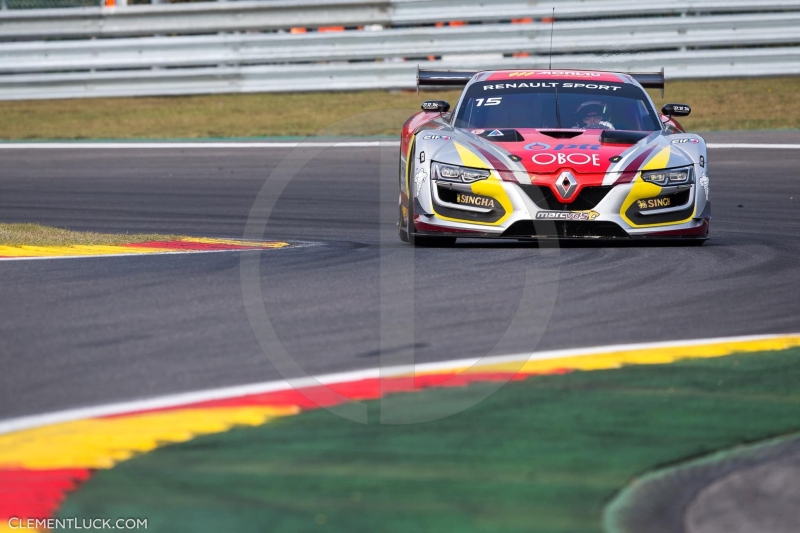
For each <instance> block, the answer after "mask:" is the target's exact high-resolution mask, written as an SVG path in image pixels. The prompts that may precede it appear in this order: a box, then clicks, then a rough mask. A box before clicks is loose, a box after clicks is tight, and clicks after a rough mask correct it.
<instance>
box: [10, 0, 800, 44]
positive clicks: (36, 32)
mask: <svg viewBox="0 0 800 533" xmlns="http://www.w3.org/2000/svg"><path fill="white" fill-rule="evenodd" d="M552 7H555V8H556V13H557V17H558V19H559V20H568V19H575V18H580V19H585V18H606V17H630V16H656V15H658V16H671V15H695V14H703V15H709V14H719V13H736V12H756V11H760V12H766V11H785V10H798V9H800V0H758V1H753V0H672V1H670V2H643V1H641V0H596V1H592V2H582V1H579V0H550V1H548V2H530V1H528V0H492V1H487V0H452V1H443V0H382V1H381V0H377V1H376V0H280V1H274V0H260V1H259V0H251V1H242V2H194V3H182V4H163V5H136V6H127V7H116V8H104V7H85V8H68V9H39V10H21V11H11V10H9V11H4V12H2V13H0V39H5V40H8V39H42V38H48V39H49V38H55V37H77V38H86V37H122V36H131V35H154V34H199V33H216V32H229V31H251V30H252V31H263V30H279V29H286V28H292V27H306V28H316V27H321V26H345V27H355V26H363V25H368V24H383V25H388V26H402V25H419V24H433V23H435V22H440V21H443V20H444V21H448V20H454V19H457V20H461V21H476V22H477V21H480V22H493V21H505V20H510V19H513V18H519V17H532V18H535V19H540V18H543V17H549V16H550V13H551V8H552Z"/></svg>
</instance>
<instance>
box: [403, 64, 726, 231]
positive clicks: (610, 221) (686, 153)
mask: <svg viewBox="0 0 800 533" xmlns="http://www.w3.org/2000/svg"><path fill="white" fill-rule="evenodd" d="M418 84H419V85H421V86H440V87H447V86H450V87H452V86H464V91H463V92H462V94H461V97H460V99H459V101H458V103H457V104H456V106H455V109H454V110H452V111H450V104H448V103H447V102H444V101H438V100H432V101H426V102H425V103H423V104H422V112H420V113H417V114H416V115H413V116H412V117H411V118H409V119H408V121H407V122H406V123H405V125H404V126H403V131H402V139H401V156H400V203H399V223H398V230H399V233H400V238H401V239H402V240H403V241H406V242H411V243H412V244H414V245H434V246H436V245H450V244H452V243H454V242H455V240H456V238H459V237H462V238H513V239H546V238H554V239H576V238H581V239H587V238H589V239H637V238H638V239H671V240H680V241H682V242H687V243H693V244H702V242H703V241H704V240H705V239H707V238H708V230H709V221H710V218H711V203H710V202H709V198H708V193H709V178H708V154H707V152H706V144H705V141H704V140H703V139H702V137H700V136H698V135H693V134H687V133H686V132H685V131H684V129H683V128H682V127H681V125H680V124H679V123H678V122H677V121H676V120H675V119H674V118H673V117H679V116H686V115H688V114H689V113H690V111H691V110H690V108H689V106H687V105H685V104H667V105H665V106H664V107H663V108H662V110H661V113H660V114H659V113H658V112H657V111H656V108H655V105H654V104H653V101H652V100H651V99H650V97H649V96H648V94H647V92H646V91H645V90H644V88H645V87H648V88H661V89H662V90H663V88H664V74H663V71H662V72H660V73H639V74H635V73H634V74H626V73H612V72H596V71H579V70H496V71H483V72H459V71H420V72H419V74H418Z"/></svg>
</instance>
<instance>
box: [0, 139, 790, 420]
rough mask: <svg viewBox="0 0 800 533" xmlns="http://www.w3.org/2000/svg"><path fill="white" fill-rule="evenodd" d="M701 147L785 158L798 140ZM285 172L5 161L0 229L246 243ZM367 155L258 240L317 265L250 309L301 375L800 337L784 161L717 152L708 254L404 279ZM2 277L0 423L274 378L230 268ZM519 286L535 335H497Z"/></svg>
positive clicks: (241, 166) (468, 266) (236, 162)
mask: <svg viewBox="0 0 800 533" xmlns="http://www.w3.org/2000/svg"><path fill="white" fill-rule="evenodd" d="M706 138H707V140H708V141H709V142H711V141H713V142H745V143H746V142H753V143H798V142H800V133H798V132H754V133H743V134H734V133H731V134H725V133H717V134H709V135H707V136H706ZM395 150H396V149H395ZM290 152H291V150H290V149H283V148H270V149H263V150H257V149H237V148H204V149H158V150H146V149H135V150H132V149H104V150H91V149H81V150H75V149H71V150H59V149H53V150H24V149H6V150H3V151H2V153H0V158H1V159H2V165H0V220H2V221H4V222H38V223H42V224H49V225H54V226H61V227H67V228H71V229H76V230H96V231H113V232H125V231H128V232H151V231H152V232H162V233H180V234H188V235H197V236H209V237H241V236H242V235H243V233H244V229H245V224H246V221H247V218H248V214H249V213H250V210H251V208H252V206H253V203H254V200H255V199H256V197H257V195H258V193H259V190H261V188H262V186H263V185H264V183H265V180H266V179H267V177H268V176H269V175H270V173H271V172H272V170H273V169H275V168H276V166H277V165H278V164H279V163H280V162H281V160H283V159H284V158H285V157H286V156H287V155H288V154H289V153H290ZM381 152H382V150H379V149H375V148H358V147H357V148H341V147H339V148H330V149H325V150H322V151H321V153H320V154H319V155H317V156H316V157H315V158H313V159H312V160H311V161H310V162H309V163H308V164H306V165H305V166H304V167H303V168H302V169H301V170H300V171H299V172H298V173H297V176H296V177H295V178H294V179H293V180H292V181H291V182H289V184H288V185H287V187H286V189H285V190H284V191H283V194H282V195H281V196H280V199H279V201H278V202H277V204H276V206H275V208H274V210H273V211H272V215H271V218H270V222H269V225H268V226H267V232H266V236H267V237H268V238H277V239H288V240H295V241H306V242H313V243H317V244H318V245H316V246H306V247H300V248H295V249H287V250H277V251H269V252H264V253H262V254H261V267H260V273H261V282H262V291H263V297H264V298H263V299H264V302H265V307H266V310H267V312H268V315H269V317H270V320H271V323H272V326H273V328H274V331H275V333H276V334H277V336H278V338H279V339H280V342H281V343H282V345H283V346H284V347H285V349H286V351H287V352H288V353H289V354H290V355H291V357H292V358H293V359H294V360H295V361H296V362H297V363H298V364H299V366H300V367H302V369H303V370H304V371H305V372H308V373H311V374H320V373H329V372H336V371H344V370H354V369H358V368H365V367H375V366H378V364H379V362H381V363H382V362H384V361H385V359H384V356H387V355H391V354H392V353H396V354H405V356H407V355H408V354H410V353H411V352H412V351H413V356H414V357H415V360H416V361H418V362H422V361H435V360H445V359H455V358H462V357H464V358H465V357H478V356H482V355H485V354H487V353H489V352H490V351H492V350H494V351H493V352H492V353H497V350H498V349H500V348H502V352H503V353H511V352H513V351H518V352H524V351H532V350H546V349H558V348H572V347H589V346H597V345H608V344H617V343H632V342H649V341H666V340H680V339H693V338H707V337H718V336H732V335H746V334H760V333H783V332H794V331H798V330H800V319H799V317H800V284H799V283H798V281H799V280H798V276H797V261H798V259H799V258H800V214H798V203H800V176H798V173H797V169H798V168H800V150H752V149H741V150H740V149H716V150H712V151H711V153H710V176H711V178H712V185H711V187H712V192H711V198H712V203H713V220H712V225H711V231H712V239H711V240H710V241H709V242H707V243H706V244H705V245H704V246H702V247H699V248H697V247H664V246H613V247H605V246H597V245H591V244H590V245H579V246H569V247H563V246H562V247H561V248H558V249H540V248H537V247H536V246H535V245H530V244H525V243H516V242H510V243H503V242H501V243H486V244H481V243H477V242H475V241H472V242H468V241H465V242H464V243H463V244H460V245H459V246H457V247H456V248H454V249H438V250H437V249H422V250H416V252H415V253H414V256H413V259H412V263H409V262H408V261H409V259H408V257H409V256H408V253H409V248H408V247H407V246H406V245H403V244H402V243H400V242H399V240H397V241H394V240H392V241H391V242H389V243H386V242H384V245H383V246H381V242H382V241H381V235H382V234H383V235H384V238H385V235H386V234H387V233H390V232H392V231H393V226H394V223H395V218H393V217H392V216H391V213H392V210H393V209H396V208H395V207H393V206H395V205H396V193H395V192H393V190H394V189H393V187H381V186H380V181H379V174H380V165H379V160H380V153H381ZM294 153H295V154H297V152H294ZM386 179H390V180H394V179H395V178H394V176H391V177H389V178H386ZM395 212H396V211H395ZM382 213H383V214H384V217H383V219H381V214H382ZM386 213H389V215H390V216H388V217H387V216H385V215H386ZM382 232H383V233H382ZM392 258H397V261H396V262H392V261H393V259H392ZM393 265H406V266H409V265H411V266H413V269H414V276H415V277H414V279H415V282H414V285H413V294H414V297H415V300H414V308H413V317H414V324H415V329H414V338H413V342H412V343H411V344H408V343H400V344H398V345H396V346H393V345H392V344H391V342H389V341H387V339H386V338H385V337H384V339H383V341H381V331H385V328H384V329H383V330H382V326H381V312H383V313H384V314H383V316H384V321H385V319H386V317H387V316H390V317H391V313H392V309H393V307H392V306H393V301H394V299H396V300H397V302H398V307H397V315H398V316H397V319H398V320H399V321H402V319H404V318H408V315H409V313H408V309H407V306H404V304H403V302H404V301H406V299H407V297H408V295H409V294H411V291H412V288H411V285H408V286H407V287H405V288H404V289H403V290H402V294H399V293H391V292H390V293H388V294H387V293H386V291H384V294H383V300H382V297H381V287H382V286H383V285H382V283H385V278H382V276H381V272H382V270H381V268H382V267H383V269H384V270H383V272H384V274H385V273H386V272H387V269H388V270H389V271H391V269H392V267H393ZM0 276H1V277H2V283H0V301H2V305H0V368H2V371H1V372H0V419H3V418H10V417H17V416H23V415H31V414H37V413H42V412H49V411H54V410H61V409H67V408H74V407H80V406H89V405H96V404H100V403H107V402H113V401H125V400H133V399H137V398H146V397H152V396H156V395H162V394H168V393H176V392H182V391H192V390H198V389H204V388H210V387H221V386H227V385H236V384H243V383H252V382H257V381H265V380H271V379H280V378H281V377H282V376H281V375H280V374H279V373H278V372H277V371H276V370H275V368H274V367H273V366H272V365H271V364H270V362H269V361H268V358H267V357H266V356H265V354H264V352H263V350H262V348H261V346H260V345H259V343H258V342H257V340H256V337H255V335H254V333H253V329H252V328H251V326H250V321H249V320H248V316H247V314H246V312H245V307H244V303H243V296H242V283H241V272H240V264H239V256H238V254H228V253H222V254H200V255H177V256H158V257H115V258H91V259H57V260H43V261H13V262H0ZM526 276H527V278H526ZM526 279H527V283H528V284H529V285H528V288H529V289H530V288H531V287H532V291H533V293H534V294H536V295H537V298H538V300H536V302H541V305H540V307H539V308H538V309H537V304H536V303H535V304H534V305H533V306H532V309H527V311H526V312H528V311H529V312H530V313H532V314H531V316H532V317H533V318H534V319H535V320H536V323H535V324H532V326H531V328H530V329H531V330H532V331H533V333H532V332H531V331H525V328H519V327H517V328H513V327H511V328H510V324H511V323H512V319H514V317H515V316H517V314H518V311H519V309H520V308H521V307H525V305H524V303H525V302H523V304H522V305H521V304H520V301H521V295H522V292H523V288H525V287H526ZM382 301H383V303H382ZM382 306H383V307H382ZM528 307H531V306H528ZM387 313H388V315H387ZM501 338H502V342H500V348H498V347H497V346H496V345H498V342H499V341H500V340H501ZM389 340H391V339H389ZM381 348H382V349H383V355H381Z"/></svg>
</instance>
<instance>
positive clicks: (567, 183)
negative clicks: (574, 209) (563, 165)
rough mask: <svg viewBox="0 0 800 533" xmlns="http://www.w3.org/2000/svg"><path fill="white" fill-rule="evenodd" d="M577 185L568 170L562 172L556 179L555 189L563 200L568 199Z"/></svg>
mask: <svg viewBox="0 0 800 533" xmlns="http://www.w3.org/2000/svg"><path fill="white" fill-rule="evenodd" d="M577 187H578V182H577V181H575V176H573V175H572V172H570V171H569V170H565V171H564V172H562V173H561V175H559V176H558V179H556V189H558V194H560V195H561V198H563V199H564V200H569V199H570V197H571V196H572V194H573V193H574V192H575V189H576V188H577Z"/></svg>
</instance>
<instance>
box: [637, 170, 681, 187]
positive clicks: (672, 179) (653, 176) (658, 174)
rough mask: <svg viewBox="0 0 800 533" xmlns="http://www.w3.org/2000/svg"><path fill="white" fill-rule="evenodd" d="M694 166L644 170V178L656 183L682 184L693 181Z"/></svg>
mask: <svg viewBox="0 0 800 533" xmlns="http://www.w3.org/2000/svg"><path fill="white" fill-rule="evenodd" d="M692 178H693V174H692V167H684V168H673V169H670V170H648V171H647V172H642V179H643V180H644V181H649V182H650V183H655V184H656V185H661V186H662V187H663V186H665V185H682V184H684V183H692Z"/></svg>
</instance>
